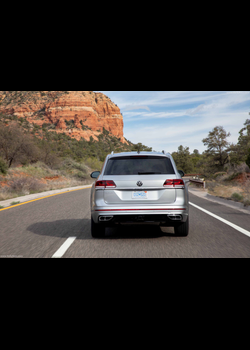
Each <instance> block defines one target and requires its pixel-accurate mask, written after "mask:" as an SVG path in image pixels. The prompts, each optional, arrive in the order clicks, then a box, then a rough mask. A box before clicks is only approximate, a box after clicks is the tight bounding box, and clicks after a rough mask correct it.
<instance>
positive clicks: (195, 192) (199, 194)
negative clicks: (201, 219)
mask: <svg viewBox="0 0 250 350" xmlns="http://www.w3.org/2000/svg"><path fill="white" fill-rule="evenodd" d="M188 190H189V192H190V193H192V194H193V195H195V196H197V197H200V198H203V199H206V200H208V201H210V202H214V203H218V204H222V205H225V206H227V207H229V208H233V209H236V210H239V211H241V212H242V213H245V214H250V207H244V204H242V203H237V202H234V201H232V200H228V199H223V198H219V197H215V196H212V195H211V194H208V193H207V192H206V190H203V189H199V188H191V187H190V186H189V188H188Z"/></svg>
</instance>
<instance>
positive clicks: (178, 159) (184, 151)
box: [172, 145, 193, 174]
mask: <svg viewBox="0 0 250 350" xmlns="http://www.w3.org/2000/svg"><path fill="white" fill-rule="evenodd" d="M172 157H173V158H174V161H175V163H176V166H177V168H178V169H179V170H182V171H184V173H185V174H188V173H190V172H193V163H192V160H191V155H190V152H189V147H183V146H182V145H181V146H179V147H178V152H173V153H172Z"/></svg>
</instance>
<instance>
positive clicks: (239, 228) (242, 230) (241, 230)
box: [189, 202, 250, 237]
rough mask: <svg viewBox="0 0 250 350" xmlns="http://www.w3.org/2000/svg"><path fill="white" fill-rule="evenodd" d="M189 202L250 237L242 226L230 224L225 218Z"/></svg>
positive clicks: (249, 233)
mask: <svg viewBox="0 0 250 350" xmlns="http://www.w3.org/2000/svg"><path fill="white" fill-rule="evenodd" d="M189 204H190V205H192V206H193V207H195V208H197V209H199V210H201V211H203V212H204V213H206V214H208V215H210V216H212V217H213V218H215V219H217V220H220V221H221V222H224V224H226V225H228V226H231V227H232V228H234V229H235V230H237V231H239V232H241V233H243V234H244V235H246V236H248V237H250V232H249V231H247V230H245V229H244V228H241V227H240V226H237V225H235V224H232V223H231V222H230V221H227V220H225V219H222V218H221V217H220V216H217V215H215V214H213V213H211V212H210V211H207V210H205V209H203V208H201V207H198V205H196V204H193V203H190V202H189Z"/></svg>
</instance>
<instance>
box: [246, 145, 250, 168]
mask: <svg viewBox="0 0 250 350" xmlns="http://www.w3.org/2000/svg"><path fill="white" fill-rule="evenodd" d="M246 164H247V165H248V166H249V168H250V148H249V150H248V155H247V159H246Z"/></svg>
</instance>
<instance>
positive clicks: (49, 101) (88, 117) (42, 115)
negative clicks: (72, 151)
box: [0, 91, 127, 144]
mask: <svg viewBox="0 0 250 350" xmlns="http://www.w3.org/2000/svg"><path fill="white" fill-rule="evenodd" d="M0 113H2V114H5V115H14V116H17V117H18V119H20V118H25V119H26V120H27V121H28V122H29V123H31V124H35V125H38V126H46V127H47V128H48V129H49V131H50V132H56V133H65V134H66V135H68V136H70V137H71V138H75V139H76V140H78V141H79V140H80V139H81V138H84V139H85V140H86V141H89V140H91V139H92V138H93V140H96V141H98V136H99V135H100V134H102V133H103V131H104V129H105V130H106V131H108V132H109V133H110V134H112V135H113V136H115V137H116V138H118V139H120V141H121V142H122V143H125V144H127V141H126V140H125V138H124V135H123V116H122V115H121V112H120V109H119V107H118V106H117V105H116V104H114V103H113V102H112V101H111V100H110V98H108V97H107V96H106V95H104V94H102V93H94V92H93V91H0ZM91 137H92V138H91Z"/></svg>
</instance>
